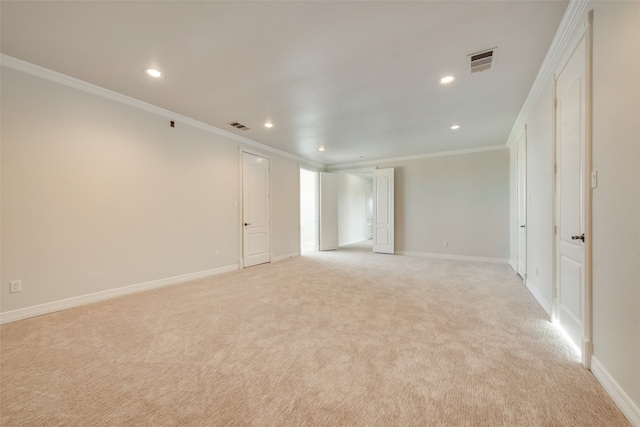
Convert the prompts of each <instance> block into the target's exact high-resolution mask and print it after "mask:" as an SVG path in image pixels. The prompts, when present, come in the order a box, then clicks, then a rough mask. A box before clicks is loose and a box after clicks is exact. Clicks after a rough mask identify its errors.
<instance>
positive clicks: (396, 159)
mask: <svg viewBox="0 0 640 427" xmlns="http://www.w3.org/2000/svg"><path fill="white" fill-rule="evenodd" d="M507 148H508V147H507V146H506V145H491V146H489V147H480V148H468V149H463V150H451V151H440V152H438V153H426V154H417V155H415V156H405V157H393V158H388V159H379V160H367V161H362V162H353V163H336V164H333V165H327V170H328V171H332V172H334V171H338V170H341V169H352V168H362V167H366V166H375V165H379V164H382V163H396V162H406V161H409V160H418V159H427V158H430V157H445V156H459V155H462V154H472V153H483V152H485V151H496V150H505V149H507Z"/></svg>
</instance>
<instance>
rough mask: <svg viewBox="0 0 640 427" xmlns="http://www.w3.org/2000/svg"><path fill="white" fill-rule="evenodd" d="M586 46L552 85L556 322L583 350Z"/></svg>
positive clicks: (573, 57) (579, 46)
mask: <svg viewBox="0 0 640 427" xmlns="http://www.w3.org/2000/svg"><path fill="white" fill-rule="evenodd" d="M585 61H586V53H585V42H584V39H583V40H582V41H581V42H580V43H579V44H578V46H577V47H576V49H575V51H574V52H573V54H572V56H571V58H570V59H569V61H568V62H567V64H566V66H565V68H564V69H563V70H562V72H561V73H560V75H559V76H558V79H557V82H556V101H557V104H556V105H557V106H556V226H557V230H556V289H555V291H556V292H555V301H554V303H555V310H554V311H555V317H556V321H557V322H558V323H559V325H560V326H561V327H562V329H564V331H565V332H566V333H567V335H568V336H569V337H570V338H571V340H572V341H573V343H574V344H575V345H576V347H577V348H578V349H580V350H582V349H583V338H584V331H585V328H584V325H585V265H584V261H585V248H584V237H585V236H584V232H585V227H584V219H585V213H584V208H583V200H584V193H585V187H584V185H585V183H584V166H585V147H586V143H585V133H586V124H585V119H586V116H585V105H586V102H585V88H586V85H585Z"/></svg>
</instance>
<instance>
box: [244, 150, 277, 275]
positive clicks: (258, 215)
mask: <svg viewBox="0 0 640 427" xmlns="http://www.w3.org/2000/svg"><path fill="white" fill-rule="evenodd" d="M242 220H243V224H242V226H243V239H242V254H243V266H244V267H251V266H253V265H258V264H264V263H265V262H269V261H270V259H271V257H270V253H269V247H270V246H269V159H268V158H266V157H262V156H258V155H254V154H251V153H247V152H243V153H242Z"/></svg>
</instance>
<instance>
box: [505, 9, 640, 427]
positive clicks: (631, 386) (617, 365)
mask: <svg viewBox="0 0 640 427" xmlns="http://www.w3.org/2000/svg"><path fill="white" fill-rule="evenodd" d="M576 4H577V2H574V4H573V6H575V5H576ZM571 9H572V7H571V6H570V7H569V9H568V10H571ZM589 9H593V11H594V23H593V142H592V146H593V169H594V170H597V171H598V187H597V188H596V189H594V190H593V193H592V204H593V216H592V221H593V224H592V226H593V230H592V236H587V238H591V239H592V242H593V263H592V268H593V343H594V357H593V361H592V367H593V369H594V373H596V374H597V376H598V379H599V380H600V381H601V382H602V383H603V385H604V386H605V388H606V389H607V390H608V391H609V393H610V394H611V395H612V397H614V400H616V403H618V405H619V406H620V407H621V409H623V411H624V412H625V414H626V415H627V417H628V418H629V419H630V420H632V421H633V422H634V423H635V425H640V409H638V408H639V407H640V364H639V363H638V360H640V310H639V309H638V307H639V304H640V286H638V283H640V281H639V280H640V279H639V278H640V263H639V262H638V260H640V221H639V219H640V198H638V197H636V196H635V194H636V193H637V191H635V189H634V186H635V185H636V184H637V183H638V182H640V168H638V166H637V164H638V161H639V160H640V145H639V144H638V135H640V121H639V120H638V117H640V104H639V103H638V99H640V82H639V81H638V78H637V74H638V73H637V70H638V69H640V56H638V55H637V54H632V52H633V53H638V52H640V26H639V25H638V22H640V2H624V1H602V2H599V1H593V2H590V3H589V4H588V5H587V8H586V11H588V10H589ZM586 20H587V18H586V12H584V13H583V15H581V16H580V17H579V23H578V25H577V27H576V30H575V32H576V33H578V32H580V31H582V23H583V22H586ZM561 28H562V27H561ZM570 38H571V37H569V38H568V39H570ZM570 47H571V46H570ZM570 47H565V50H564V51H561V52H554V55H555V57H556V58H563V57H566V56H567V55H568V53H569V48H570ZM561 66H562V61H561V60H558V64H557V65H556V66H555V68H554V69H555V70H557V69H558V68H559V67H561ZM542 72H543V70H541V73H542ZM553 97H554V94H553V76H552V75H549V76H548V77H547V81H546V82H545V83H544V85H543V86H542V88H541V90H540V92H539V94H538V96H537V98H535V102H533V103H531V104H529V105H527V104H525V107H524V108H523V112H522V114H521V118H520V120H519V122H518V123H517V124H516V126H515V128H514V132H513V134H512V138H511V139H510V141H509V145H510V146H511V147H512V151H515V139H516V138H517V136H518V135H519V134H520V131H519V129H521V128H524V125H525V124H526V125H527V129H528V147H527V148H528V149H527V154H528V165H527V179H528V182H527V185H528V197H530V198H531V201H530V203H529V204H528V206H527V221H528V223H527V227H528V240H527V261H528V262H527V264H528V268H527V274H528V281H527V285H528V287H529V289H530V290H531V291H532V293H533V294H534V295H535V296H536V298H538V300H539V301H540V302H541V305H543V306H544V307H550V306H551V304H552V290H553V280H554V278H553V242H554V238H553V228H552V227H553V215H554V213H553V150H554V136H553V126H554V108H553ZM514 167H515V164H512V169H513V168H514ZM511 180H512V186H513V185H515V175H514V173H513V171H512V174H511ZM515 204H516V199H515V194H514V193H513V192H512V198H511V209H512V210H513V208H514V206H515ZM516 233H517V229H516V227H514V225H513V224H512V226H511V235H512V240H513V236H514V235H515V234H516ZM514 256H515V255H514V253H513V251H512V262H513V257H514ZM536 268H537V269H538V271H539V273H538V274H536V272H535V269H536Z"/></svg>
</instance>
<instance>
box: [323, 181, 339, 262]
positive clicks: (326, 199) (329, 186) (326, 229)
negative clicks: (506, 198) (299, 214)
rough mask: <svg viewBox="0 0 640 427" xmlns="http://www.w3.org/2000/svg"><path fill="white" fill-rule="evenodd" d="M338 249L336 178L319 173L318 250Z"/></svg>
mask: <svg viewBox="0 0 640 427" xmlns="http://www.w3.org/2000/svg"><path fill="white" fill-rule="evenodd" d="M335 249H338V178H337V175H336V174H333V173H328V172H320V250H321V251H332V250H335Z"/></svg>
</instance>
